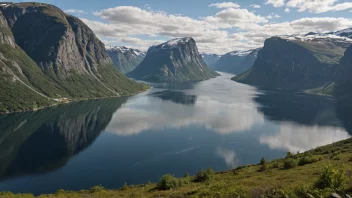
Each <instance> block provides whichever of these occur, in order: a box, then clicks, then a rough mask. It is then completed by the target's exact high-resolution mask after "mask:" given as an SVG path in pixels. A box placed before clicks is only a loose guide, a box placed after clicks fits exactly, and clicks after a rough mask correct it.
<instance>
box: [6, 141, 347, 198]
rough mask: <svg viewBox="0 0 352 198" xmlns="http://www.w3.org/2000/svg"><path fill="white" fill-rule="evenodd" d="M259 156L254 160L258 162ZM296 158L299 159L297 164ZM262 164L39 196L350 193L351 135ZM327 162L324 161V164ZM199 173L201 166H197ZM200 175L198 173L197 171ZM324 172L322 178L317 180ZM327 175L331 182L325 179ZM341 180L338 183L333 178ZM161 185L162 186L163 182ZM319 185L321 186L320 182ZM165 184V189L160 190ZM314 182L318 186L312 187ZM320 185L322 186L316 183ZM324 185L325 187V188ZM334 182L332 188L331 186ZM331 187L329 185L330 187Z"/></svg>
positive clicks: (266, 195)
mask: <svg viewBox="0 0 352 198" xmlns="http://www.w3.org/2000/svg"><path fill="white" fill-rule="evenodd" d="M259 160H260V159H258V161H259ZM288 160H289V161H295V162H297V164H296V165H295V166H292V167H291V166H290V167H289V168H287V169H285V168H284V163H285V161H288ZM299 162H300V163H299ZM264 165H265V169H264V170H263V169H262V166H263V165H260V164H258V165H247V166H241V167H238V168H236V169H233V170H229V171H224V172H218V173H215V174H214V175H211V177H207V179H206V180H202V181H197V180H196V179H197V175H199V174H197V175H196V176H188V175H185V177H183V178H175V177H173V176H172V175H166V176H164V178H163V179H162V180H160V181H161V182H164V183H159V185H158V184H153V183H148V184H142V185H134V186H127V185H125V186H124V187H123V188H121V189H116V190H113V189H111V190H108V189H105V188H104V187H102V186H96V187H93V188H92V189H90V190H81V191H65V190H59V191H57V192H56V193H54V194H49V195H40V196H39V197H42V198H47V197H286V196H290V197H297V198H298V197H305V196H307V194H310V195H314V196H316V197H318V196H321V197H327V196H329V195H330V194H331V193H332V192H336V193H338V194H340V195H343V196H344V195H345V194H351V193H352V172H351V170H352V139H348V140H344V141H341V142H337V143H334V144H332V145H327V146H323V147H319V148H316V149H313V150H311V151H308V152H305V153H301V154H296V155H292V154H290V155H287V157H285V158H282V159H277V160H273V161H270V162H265V163H264ZM328 165H329V166H328ZM203 172H204V171H203ZM202 174H203V173H202ZM321 177H324V178H325V179H323V180H322V179H319V178H321ZM333 178H340V180H338V179H334V180H333V181H334V182H333V183H332V184H331V185H330V184H329V182H327V181H330V180H331V179H333ZM340 181H342V183H339V182H340ZM164 184H167V185H164ZM322 184H323V185H322ZM160 185H162V187H166V189H167V190H161V187H160ZM319 185H320V187H318V186H319ZM322 186H323V187H322ZM326 186H330V187H326ZM336 186H338V187H336ZM333 188H335V189H333ZM0 197H9V198H10V197H11V198H12V197H14V198H15V197H16V198H17V197H34V196H33V195H30V194H12V193H3V194H0Z"/></svg>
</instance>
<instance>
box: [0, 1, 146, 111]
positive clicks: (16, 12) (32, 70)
mask: <svg viewBox="0 0 352 198" xmlns="http://www.w3.org/2000/svg"><path fill="white" fill-rule="evenodd" d="M143 89H145V85H143V84H139V83H136V82H134V81H132V80H130V79H128V78H126V77H125V76H124V75H122V74H121V73H119V72H118V71H117V70H116V68H115V67H114V66H113V63H112V61H111V59H110V57H109V56H108V54H107V53H106V51H105V47H104V44H103V43H102V42H101V41H100V40H99V39H98V38H97V37H96V36H95V35H94V33H93V31H92V30H91V29H89V28H88V26H87V25H85V24H84V23H83V22H82V21H81V20H80V19H78V18H76V17H74V16H70V15H68V14H65V13H64V12H63V11H62V10H60V9H59V8H57V7H55V6H52V5H49V4H44V3H3V4H1V5H0V113H1V112H13V111H23V110H31V109H37V108H39V107H43V106H48V105H52V104H55V103H58V102H62V101H70V100H77V99H87V98H100V97H111V96H121V95H130V94H133V93H137V92H140V91H141V90H143Z"/></svg>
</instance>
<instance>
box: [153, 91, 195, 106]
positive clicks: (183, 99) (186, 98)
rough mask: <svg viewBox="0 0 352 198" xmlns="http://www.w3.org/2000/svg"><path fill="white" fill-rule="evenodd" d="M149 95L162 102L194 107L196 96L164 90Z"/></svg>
mask: <svg viewBox="0 0 352 198" xmlns="http://www.w3.org/2000/svg"><path fill="white" fill-rule="evenodd" d="M150 95H151V96H155V97H158V98H160V99H162V100H168V101H172V102H174V103H177V104H184V105H194V104H195V103H196V101H197V96H195V95H187V94H185V93H184V92H181V91H172V90H165V91H158V92H154V93H151V94H150Z"/></svg>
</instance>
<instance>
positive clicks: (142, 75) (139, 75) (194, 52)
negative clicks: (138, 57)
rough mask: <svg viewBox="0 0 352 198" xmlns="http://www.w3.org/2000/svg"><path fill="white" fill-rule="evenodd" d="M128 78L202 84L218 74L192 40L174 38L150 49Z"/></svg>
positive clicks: (188, 38)
mask: <svg viewBox="0 0 352 198" xmlns="http://www.w3.org/2000/svg"><path fill="white" fill-rule="evenodd" d="M127 75H128V76H130V77H132V78H136V79H140V80H145V81H154V82H175V81H178V82H180V81H199V80H206V79H209V78H214V77H216V76H217V75H218V74H217V73H216V72H215V71H213V70H212V69H211V68H209V67H208V66H207V65H206V64H205V63H204V61H203V59H202V57H201V56H200V55H199V52H198V49H197V45H196V42H195V41H194V39H193V38H190V37H187V38H181V39H173V40H170V41H168V42H166V43H162V44H160V45H157V46H152V47H150V48H149V50H148V52H147V55H146V57H145V58H144V60H143V61H142V63H141V64H140V65H138V66H137V68H136V69H135V70H133V71H132V72H130V73H129V74H127Z"/></svg>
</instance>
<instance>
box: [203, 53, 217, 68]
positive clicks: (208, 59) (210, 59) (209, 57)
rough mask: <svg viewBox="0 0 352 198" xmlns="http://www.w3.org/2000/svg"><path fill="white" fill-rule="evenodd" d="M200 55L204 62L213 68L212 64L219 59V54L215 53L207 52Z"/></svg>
mask: <svg viewBox="0 0 352 198" xmlns="http://www.w3.org/2000/svg"><path fill="white" fill-rule="evenodd" d="M200 55H201V56H202V58H203V60H204V62H205V64H207V65H208V66H210V67H211V68H213V66H214V64H215V63H216V62H217V61H218V60H219V59H220V57H221V56H220V55H217V54H207V53H200Z"/></svg>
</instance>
